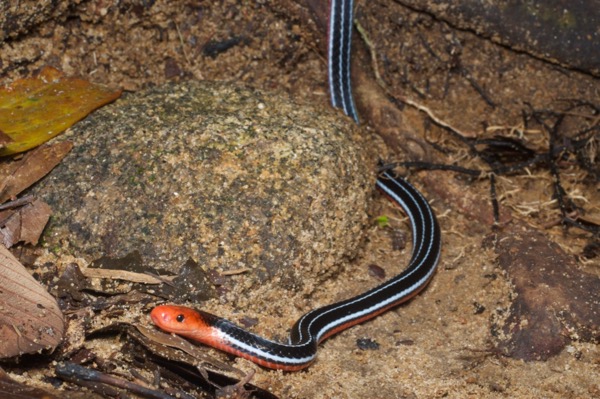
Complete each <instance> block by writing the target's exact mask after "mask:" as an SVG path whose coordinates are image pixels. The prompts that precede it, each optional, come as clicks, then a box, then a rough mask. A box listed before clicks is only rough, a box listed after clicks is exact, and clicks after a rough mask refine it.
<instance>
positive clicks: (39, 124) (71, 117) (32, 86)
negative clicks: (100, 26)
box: [0, 67, 121, 156]
mask: <svg viewBox="0 0 600 399" xmlns="http://www.w3.org/2000/svg"><path fill="white" fill-rule="evenodd" d="M120 95H121V90H116V91H115V90H109V89H107V88H105V87H102V86H99V85H95V84H92V83H90V82H88V81H86V80H83V79H78V78H69V77H65V76H64V75H63V73H62V72H60V71H58V70H57V69H54V68H51V67H45V68H43V69H42V70H41V71H40V73H39V74H38V75H37V76H35V77H31V78H26V79H20V80H18V81H16V82H14V83H13V84H12V85H11V86H9V87H5V88H0V131H2V132H3V133H4V134H6V135H7V136H9V137H10V139H11V140H12V141H10V142H7V143H4V148H0V156H4V155H10V154H16V153H19V152H23V151H26V150H29V149H31V148H34V147H36V146H38V145H40V144H42V143H44V142H46V141H48V140H50V139H51V138H53V137H54V136H56V135H57V134H59V133H61V132H62V131H64V130H65V129H67V128H68V127H70V126H71V125H73V124H74V123H75V122H77V121H78V120H80V119H82V118H84V117H85V116H86V115H87V114H89V113H90V112H92V111H93V110H95V109H96V108H98V107H101V106H102V105H105V104H108V103H109V102H111V101H114V100H115V99H117V98H119V96H120Z"/></svg>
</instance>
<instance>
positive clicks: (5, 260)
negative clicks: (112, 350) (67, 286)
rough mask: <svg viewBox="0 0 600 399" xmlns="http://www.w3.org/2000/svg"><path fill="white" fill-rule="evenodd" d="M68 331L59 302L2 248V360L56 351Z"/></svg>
mask: <svg viewBox="0 0 600 399" xmlns="http://www.w3.org/2000/svg"><path fill="white" fill-rule="evenodd" d="M64 330H65V324H64V318H63V314H62V312H61V311H60V309H59V307H58V304H57V303H56V300H55V299H54V298H53V297H52V296H51V295H50V294H49V293H48V292H47V291H46V289H45V288H44V287H42V285H41V284H40V283H38V282H37V281H35V279H34V278H33V277H32V276H31V275H30V274H29V273H28V272H27V270H26V269H25V267H24V266H23V265H22V264H21V263H19V261H18V260H17V259H16V258H15V257H14V256H13V254H11V253H10V251H9V250H8V249H6V248H5V247H4V246H2V245H0V338H1V339H0V358H6V357H13V356H18V355H22V354H24V353H34V352H37V351H39V350H42V349H54V348H56V346H57V345H58V344H59V343H60V342H61V341H62V339H63V335H64Z"/></svg>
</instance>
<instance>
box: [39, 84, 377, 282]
mask: <svg viewBox="0 0 600 399" xmlns="http://www.w3.org/2000/svg"><path fill="white" fill-rule="evenodd" d="M66 137H68V138H70V139H71V140H74V142H75V147H74V149H73V151H72V152H71V154H69V156H68V157H67V158H66V159H65V160H64V161H63V162H62V164H61V165H59V166H58V167H57V168H56V169H55V170H54V171H52V173H51V174H50V175H49V176H48V177H47V178H46V179H45V180H44V181H43V182H42V183H41V184H40V185H39V186H38V187H37V188H36V192H37V193H38V195H40V196H41V197H42V198H43V199H45V200H46V201H47V202H48V203H49V204H50V205H51V207H52V208H53V210H54V216H53V217H52V220H51V222H50V224H49V227H48V228H47V231H46V235H45V238H44V240H45V243H46V245H48V246H50V247H56V248H57V249H62V250H67V251H70V252H72V253H73V254H75V255H77V256H83V257H86V258H87V259H88V260H93V259H96V258H99V257H101V256H114V257H118V256H123V255H125V254H128V253H132V252H133V251H139V252H140V253H141V254H142V258H143V260H144V262H146V263H147V264H148V265H150V266H152V267H153V268H157V269H158V268H160V269H167V270H168V271H171V272H174V273H175V272H177V270H178V269H179V267H180V266H181V265H182V264H183V263H184V262H185V261H186V260H187V259H188V258H192V259H194V260H196V261H197V262H198V263H199V264H200V265H201V266H202V267H203V268H205V270H217V271H219V272H221V271H226V270H232V269H240V268H249V269H250V273H248V275H250V276H252V277H251V281H253V282H257V281H259V282H263V281H266V280H268V279H270V278H271V277H272V276H275V275H277V276H279V277H282V279H281V281H282V282H283V283H284V284H286V285H289V286H290V287H291V286H296V287H299V286H300V285H301V284H302V282H301V276H303V275H306V274H307V273H309V274H310V273H313V274H317V275H319V276H325V275H327V274H330V273H332V272H335V271H337V270H338V266H339V265H340V264H341V263H342V260H344V259H345V258H348V257H352V256H353V255H354V254H355V251H356V249H357V247H358V244H359V242H360V240H361V236H362V234H361V232H362V230H363V226H364V223H365V221H366V213H365V209H366V205H367V199H368V197H369V195H370V193H371V191H372V188H373V183H374V173H373V172H374V170H375V168H374V166H373V165H369V164H368V163H367V162H365V160H364V157H363V155H362V152H361V149H360V148H359V146H358V145H357V144H356V140H358V129H357V128H356V127H355V125H354V124H353V122H352V121H351V120H350V119H348V118H346V117H344V116H341V115H340V114H339V113H338V112H336V111H333V110H330V109H328V108H326V109H316V108H313V107H307V106H300V105H297V104H295V103H292V102H290V100H289V98H288V97H286V96H281V95H275V94H272V93H269V94H265V93H261V92H258V91H254V90H251V89H247V88H242V87H238V86H232V85H228V84H221V83H206V82H187V83H183V84H180V85H175V84H170V85H166V86H162V87H158V88H154V89H150V90H148V91H143V92H139V93H136V94H133V95H128V96H126V97H124V98H123V99H121V100H119V101H117V102H116V103H114V104H111V105H109V106H107V107H104V108H102V109H101V110H100V111H97V112H95V113H94V114H93V115H92V116H90V117H89V118H87V119H86V120H85V121H83V122H81V123H79V124H77V125H76V126H75V128H74V129H73V130H72V131H71V132H69V133H68V134H67V136H66ZM307 267H308V268H309V269H308V270H307ZM247 285H248V287H250V286H252V285H253V284H247ZM238 289H240V287H238Z"/></svg>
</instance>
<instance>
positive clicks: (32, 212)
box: [0, 199, 52, 248]
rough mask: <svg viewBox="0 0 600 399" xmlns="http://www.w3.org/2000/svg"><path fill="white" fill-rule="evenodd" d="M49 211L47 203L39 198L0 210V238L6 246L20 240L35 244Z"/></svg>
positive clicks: (48, 216)
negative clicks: (18, 206)
mask: <svg viewBox="0 0 600 399" xmlns="http://www.w3.org/2000/svg"><path fill="white" fill-rule="evenodd" d="M51 213H52V210H51V209H50V207H49V206H48V204H46V203H45V202H44V201H42V200H39V199H35V200H33V202H31V203H29V204H26V205H25V206H23V207H21V208H18V209H10V210H6V211H2V212H0V240H1V241H2V243H3V244H4V246H5V247H7V248H10V247H12V246H13V245H15V244H16V243H18V242H21V241H23V242H25V243H26V244H33V245H35V244H37V242H38V240H39V238H40V235H41V234H42V232H43V231H44V227H45V226H46V223H48V219H49V218H50V214H51Z"/></svg>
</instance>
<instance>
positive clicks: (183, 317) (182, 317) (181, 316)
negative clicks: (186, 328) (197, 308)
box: [175, 313, 185, 323]
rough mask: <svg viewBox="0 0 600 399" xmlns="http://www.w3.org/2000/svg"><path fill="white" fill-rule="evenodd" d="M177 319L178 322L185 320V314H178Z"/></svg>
mask: <svg viewBox="0 0 600 399" xmlns="http://www.w3.org/2000/svg"><path fill="white" fill-rule="evenodd" d="M175 319H176V320H177V321H178V322H180V323H182V322H183V321H184V320H185V316H184V315H182V314H181V313H180V314H178V315H177V317H176V318H175Z"/></svg>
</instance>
